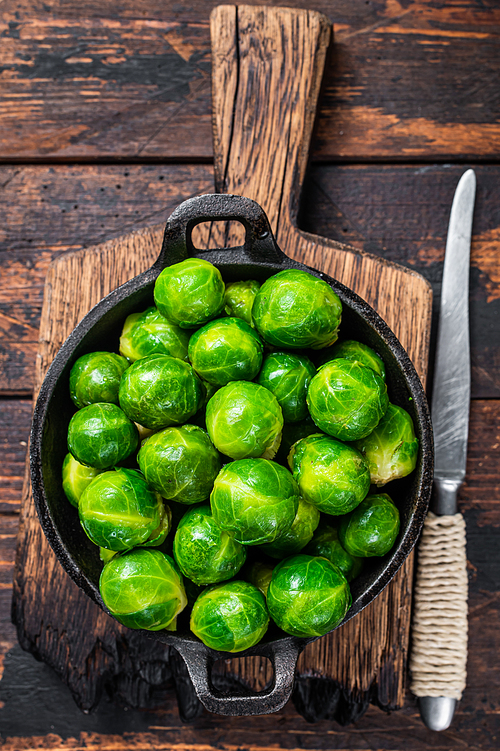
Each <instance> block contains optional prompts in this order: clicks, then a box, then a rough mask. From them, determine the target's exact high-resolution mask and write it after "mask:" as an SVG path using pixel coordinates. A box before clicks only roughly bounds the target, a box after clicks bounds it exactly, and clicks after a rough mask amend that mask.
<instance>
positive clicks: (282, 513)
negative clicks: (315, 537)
mask: <svg viewBox="0 0 500 751" xmlns="http://www.w3.org/2000/svg"><path fill="white" fill-rule="evenodd" d="M210 505H211V507H212V513H213V515H214V519H215V521H216V522H217V524H218V525H219V527H221V529H224V530H226V532H229V533H230V534H231V535H233V537H234V538H235V539H236V540H238V542H241V543H242V544H243V545H260V544H261V543H264V542H274V540H276V539H277V538H278V537H280V536H281V535H282V534H284V532H286V531H287V530H289V529H290V527H291V526H292V524H293V521H294V519H295V515H296V513H297V509H298V505H299V490H298V488H297V485H296V483H295V480H294V479H293V477H292V475H291V474H290V472H289V471H288V470H287V469H285V467H282V466H281V465H279V464H276V463H275V462H270V461H269V460H267V459H240V460H239V461H235V462H230V463H229V464H226V466H225V467H223V468H222V469H221V471H220V472H219V474H218V475H217V479H216V480H215V483H214V489H213V491H212V495H211V496H210Z"/></svg>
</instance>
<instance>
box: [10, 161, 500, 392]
mask: <svg viewBox="0 0 500 751" xmlns="http://www.w3.org/2000/svg"><path fill="white" fill-rule="evenodd" d="M463 171H464V168H463V167H461V166H460V165H436V164H435V165H418V164H417V165H343V166H339V165H312V166H311V167H310V168H309V170H308V172H307V174H306V180H305V184H304V188H303V190H302V198H301V207H300V214H299V218H300V224H299V226H300V227H301V228H302V229H304V230H306V231H307V232H308V233H311V234H315V235H321V236H322V237H327V238H329V239H331V240H335V241H337V242H347V243H349V244H350V245H351V246H355V247H356V248H358V249H360V250H364V251H366V252H369V253H372V254H373V255H376V256H379V257H381V258H385V259H386V260H388V261H392V262H396V263H400V264H405V265H407V266H409V267H410V268H411V269H413V270H414V271H417V272H418V273H420V274H421V275H423V276H425V278H426V279H428V281H429V282H430V283H431V285H432V288H433V293H434V303H435V305H434V308H435V310H437V304H438V302H439V299H440V292H441V274H442V264H443V258H444V249H445V245H446V232H447V225H448V219H449V213H450V206H451V201H452V198H453V193H454V190H455V187H456V184H457V183H458V180H459V178H460V175H461V174H462V173H463ZM475 171H476V176H477V183H478V187H477V202H476V210H475V214H474V226H473V241H472V252H471V277H470V292H471V310H470V317H471V356H472V395H473V398H476V399H485V398H488V399H498V398H500V293H499V282H500V276H499V265H498V258H497V248H498V244H499V242H500V166H494V165H488V166H486V165H483V166H476V167H475ZM0 184H3V185H5V188H4V190H3V192H2V198H3V202H2V208H1V216H2V221H1V222H0V331H1V337H0V394H2V393H3V394H6V393H16V394H25V395H26V396H29V395H31V392H32V389H33V379H34V365H35V357H36V351H37V346H38V329H39V325H40V314H41V309H42V301H43V285H44V280H45V275H46V273H47V268H48V266H49V263H50V262H51V261H52V260H53V259H54V258H56V257H57V256H58V255H60V254H62V253H65V252H71V251H72V250H79V249H81V248H84V247H89V246H91V245H94V244H97V243H100V242H102V241H103V240H108V239H111V238H113V237H119V236H120V235H123V233H124V232H131V231H134V230H137V229H141V228H143V227H146V226H148V225H150V224H151V223H152V222H153V223H156V222H163V221H165V220H166V218H167V217H168V215H169V214H170V213H171V211H172V210H173V209H174V208H175V206H176V205H178V204H179V203H180V202H181V201H183V200H184V199H186V198H188V197H189V196H190V195H196V194H199V193H206V192H209V191H211V190H213V168H212V166H211V165H181V164H169V165H161V164H154V165H153V164H149V165H139V164H135V165H122V166H119V165H109V164H108V165H106V164H100V165H58V166H44V165H38V166H22V167H21V166H9V167H7V166H3V167H0ZM431 345H432V342H431Z"/></svg>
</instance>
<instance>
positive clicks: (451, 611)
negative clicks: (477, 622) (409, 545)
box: [410, 511, 468, 729]
mask: <svg viewBox="0 0 500 751" xmlns="http://www.w3.org/2000/svg"><path fill="white" fill-rule="evenodd" d="M466 564H467V559H466V552H465V521H464V518H463V516H462V514H453V515H447V516H436V515H435V514H433V513H432V512H431V511H430V512H429V513H428V515H427V518H426V520H425V522H424V528H423V531H422V537H421V541H420V545H419V549H418V564H417V574H416V582H415V590H414V606H413V607H414V612H413V625H412V652H411V657H410V671H411V675H412V681H411V685H410V688H411V690H412V692H413V693H414V694H415V696H418V697H449V698H450V699H455V700H457V701H458V700H460V698H461V696H462V691H463V690H464V688H465V678H466V661H467V590H468V587H467V570H466ZM424 719H425V718H424ZM434 729H438V728H434ZM440 729H444V728H440Z"/></svg>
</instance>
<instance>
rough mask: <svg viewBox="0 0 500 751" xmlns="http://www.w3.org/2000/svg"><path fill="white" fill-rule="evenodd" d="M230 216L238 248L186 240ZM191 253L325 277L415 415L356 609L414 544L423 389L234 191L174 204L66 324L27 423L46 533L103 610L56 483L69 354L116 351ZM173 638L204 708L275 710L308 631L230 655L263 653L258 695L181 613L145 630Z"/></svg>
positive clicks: (340, 289)
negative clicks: (384, 536) (138, 259)
mask: <svg viewBox="0 0 500 751" xmlns="http://www.w3.org/2000/svg"><path fill="white" fill-rule="evenodd" d="M229 219H232V220H236V221H239V222H241V223H242V224H243V225H244V227H245V230H246V236H245V243H244V245H243V246H241V247H238V248H228V249H223V250H212V251H200V250H197V249H196V248H195V247H194V246H193V242H192V239H191V236H192V231H193V228H194V227H195V226H196V225H197V224H199V223H200V222H207V221H211V220H229ZM189 256H199V257H203V258H205V259H206V260H208V261H210V262H211V263H213V264H214V265H215V266H217V268H218V269H220V271H221V273H222V276H223V278H224V280H225V281H226V282H231V281H237V280H243V279H257V280H259V281H263V280H265V279H267V278H268V277H269V276H271V275H272V274H275V273H277V272H278V271H282V270H283V269H290V268H297V269H307V271H309V272H310V273H312V274H314V275H315V276H317V277H321V278H322V279H324V280H325V281H326V282H327V283H328V284H329V285H330V286H331V287H332V288H333V289H334V290H335V292H336V293H337V294H338V296H339V297H340V299H341V301H342V304H343V317H342V326H341V335H342V336H343V337H344V338H345V337H348V338H353V339H358V340H359V341H362V342H364V343H365V344H368V345H369V346H371V347H373V348H374V349H375V350H376V351H377V352H378V353H379V354H380V355H381V357H382V359H383V360H384V363H385V366H386V371H387V383H388V388H389V395H390V398H391V401H392V402H393V403H395V404H399V405H400V406H402V407H404V408H405V409H406V410H407V411H408V412H410V414H411V415H412V417H413V421H414V424H415V428H416V432H417V435H418V438H419V440H420V452H419V459H418V464H417V468H416V470H415V472H413V473H412V475H411V476H410V477H409V478H405V479H404V480H400V481H398V482H396V483H393V484H392V486H391V495H392V497H393V500H394V501H395V502H396V504H397V506H398V508H399V511H400V514H401V530H400V533H399V537H398V539H397V541H396V544H395V546H394V548H393V550H392V551H391V552H390V553H389V554H388V555H387V556H385V557H384V558H380V559H369V561H368V565H366V567H365V570H364V571H363V573H362V574H361V576H359V577H358V578H357V579H356V580H355V581H354V582H353V583H352V587H351V589H352V595H353V604H352V607H351V608H350V610H349V612H348V613H347V615H346V617H345V619H344V621H343V623H345V622H346V621H347V620H349V619H350V618H352V617H353V616H355V615H356V614H357V613H359V612H360V611H361V610H362V609H363V608H364V607H366V605H368V603H369V602H371V601H372V600H373V599H374V598H375V597H376V596H377V595H378V594H379V593H380V592H381V591H382V589H383V588H384V587H385V586H386V584H387V583H388V582H389V581H390V580H391V579H392V577H393V576H394V574H395V573H396V572H397V570H398V569H399V567H400V566H401V564H402V563H403V561H404V559H405V558H406V556H407V555H408V554H409V553H410V551H411V549H412V548H413V546H414V544H415V542H416V540H417V537H418V534H419V532H420V528H421V526H422V523H423V520H424V517H425V513H426V511H427V506H428V502H429V496H430V490H431V483H432V458H433V456H432V429H431V423H430V418H429V412H428V408H427V402H426V398H425V394H424V391H423V388H422V385H421V383H420V380H419V378H418V376H417V373H416V372H415V369H414V367H413V365H412V363H411V361H410V359H409V357H408V355H407V354H406V352H405V350H404V349H403V347H402V346H401V344H400V343H399V341H398V340H397V338H396V337H395V336H394V334H393V333H392V331H391V330H390V329H389V327H388V326H387V325H386V324H385V323H384V321H383V320H382V319H381V318H380V316H379V315H378V314H377V313H376V312H375V311H374V310H373V308H371V307H370V306H369V305H368V304H367V303H366V302H364V301H363V300H362V299H361V298H360V297H358V296H357V295H356V294H355V293H354V292H352V291H351V290H350V289H348V288H347V287H345V286H344V285H342V284H340V283H339V282H337V281H335V280H334V279H331V278H330V277H328V276H326V275H325V274H321V273H320V272H318V271H316V270H315V269H311V268H309V267H306V266H304V265H302V264H300V263H297V262H296V261H293V260H292V259H290V258H288V257H287V256H286V255H285V254H284V253H283V252H282V251H281V250H280V249H279V248H278V246H277V244H276V241H275V239H274V237H273V234H272V232H271V228H270V226H269V222H268V220H267V217H266V215H265V213H264V212H263V210H262V209H261V208H260V206H259V205H258V204H257V203H255V201H251V200H249V199H247V198H242V197H239V196H232V195H218V194H215V195H204V196H199V197H197V198H192V199H190V200H188V201H185V202H184V203H183V204H181V205H180V206H179V207H178V208H177V209H176V210H175V211H174V212H173V214H172V215H171V216H170V219H169V220H168V222H167V225H166V229H165V236H164V240H163V246H162V249H161V253H160V255H159V258H158V260H157V261H156V263H155V264H154V265H153V266H152V267H151V268H150V269H149V270H148V271H145V272H144V273H142V274H140V275H139V276H137V277H135V278H134V279H132V280H131V281H129V282H127V283H126V284H124V285H122V286H121V287H119V288H118V289H116V290H115V291H114V292H111V293H110V294H109V295H107V297H105V298H104V299H103V300H102V301H101V302H100V303H99V304H98V305H96V306H95V308H93V309H92V310H91V311H90V313H88V315H86V316H85V318H84V319H83V320H82V321H81V322H80V323H79V324H78V326H77V327H76V328H75V329H74V330H73V332H72V333H71V334H70V336H69V337H68V339H67V340H66V341H65V343H64V344H63V346H62V347H61V349H60V351H59V352H58V354H57V356H56V357H55V359H54V361H53V363H52V365H51V366H50V368H49V370H48V373H47V376H46V378H45V380H44V382H43V384H42V387H41V389H40V394H39V397H38V401H37V403H36V407H35V412H34V417H33V425H32V431H31V453H30V461H31V481H32V486H33V497H34V500H35V505H36V508H37V511H38V515H39V518H40V522H41V524H42V527H43V530H44V532H45V535H46V536H47V539H48V541H49V543H50V545H51V546H52V548H53V550H54V552H55V554H56V555H57V557H58V559H59V561H60V562H61V564H62V566H63V567H64V569H65V570H66V571H67V573H68V574H69V575H70V576H71V578H72V579H73V580H74V581H75V582H76V583H77V584H78V586H79V587H81V588H82V589H83V590H84V592H85V593H86V594H87V595H88V596H89V597H91V598H92V599H93V600H94V601H95V602H96V603H97V604H98V605H99V606H100V607H101V608H103V610H105V611H106V608H105V606H104V603H103V601H102V599H101V596H100V593H99V588H98V581H99V575H100V570H101V567H102V564H101V562H100V560H99V555H98V550H97V547H96V546H94V545H92V543H90V541H89V540H88V538H87V537H86V535H85V533H84V532H83V530H82V528H81V526H80V524H79V521H78V513H77V511H76V509H73V507H71V506H70V505H69V503H68V501H67V499H66V497H65V495H64V493H63V490H62V486H61V466H62V462H63V458H64V456H65V454H66V452H67V445H66V435H67V428H68V423H69V420H70V418H71V416H72V414H73V413H74V410H75V408H74V405H73V403H72V402H71V400H70V398H69V388H68V382H69V371H70V369H71V366H72V365H73V363H74V362H75V360H76V359H77V358H78V357H80V356H81V355H83V354H85V353H87V352H93V351H96V350H112V351H118V339H119V335H120V331H121V328H122V325H123V322H124V320H125V318H126V316H127V315H129V314H130V313H133V312H136V311H139V310H143V309H144V308H146V307H148V306H150V305H152V304H153V287H154V283H155V280H156V278H157V276H158V274H159V273H160V272H161V270H162V269H163V268H165V266H169V265H171V264H173V263H178V262H179V261H182V260H183V259H185V258H187V257H189ZM145 633H147V634H148V635H149V636H150V637H151V638H154V639H158V640H160V641H162V642H164V643H166V644H169V645H171V646H172V647H174V648H175V649H177V650H178V652H179V653H180V654H181V655H182V657H183V658H184V660H185V662H186V665H187V668H188V671H189V675H190V677H191V680H192V682H193V684H194V687H195V690H196V693H197V694H198V697H199V698H200V700H201V701H202V703H203V704H204V705H205V707H206V708H207V709H208V710H210V711H211V712H216V713H218V714H224V715H249V714H267V713H270V712H275V711H277V710H278V709H280V708H281V707H282V706H283V705H284V704H285V703H286V701H287V700H288V699H289V697H290V694H291V692H292V689H293V683H294V677H295V665H296V662H297V658H298V656H299V654H300V652H301V651H302V650H303V649H304V647H305V645H306V644H308V643H309V642H311V641H314V638H297V637H293V636H287V635H285V634H284V633H283V632H282V631H280V630H279V629H278V628H277V627H276V626H273V627H271V628H270V629H269V631H268V633H267V635H266V638H265V639H264V641H262V642H261V643H259V644H258V645H256V646H255V647H252V648H251V649H248V650H246V651H245V652H240V653H238V656H245V655H262V656H265V657H267V658H269V660H270V661H271V663H272V665H273V668H274V679H273V681H272V684H271V686H270V687H268V688H267V689H266V690H264V691H263V692H261V693H251V692H246V693H245V692H244V690H243V689H242V691H241V692H238V693H237V694H233V695H226V694H222V693H221V692H220V691H218V690H217V689H216V688H215V687H214V685H213V682H212V680H211V669H212V666H213V664H214V662H215V661H216V660H219V659H224V658H227V657H231V656H234V655H230V654H228V653H223V652H216V651H214V650H213V649H210V648H208V647H206V646H205V645H204V644H203V643H202V642H200V641H199V640H198V639H197V638H195V637H194V636H193V635H192V634H191V632H190V631H189V628H188V620H187V616H186V615H184V617H183V614H181V616H180V618H179V623H178V631H177V632H175V633H172V632H168V631H162V632H145Z"/></svg>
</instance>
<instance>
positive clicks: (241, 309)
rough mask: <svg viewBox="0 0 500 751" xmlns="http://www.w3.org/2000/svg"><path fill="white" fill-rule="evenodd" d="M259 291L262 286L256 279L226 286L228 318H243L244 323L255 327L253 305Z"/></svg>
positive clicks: (225, 299) (225, 300)
mask: <svg viewBox="0 0 500 751" xmlns="http://www.w3.org/2000/svg"><path fill="white" fill-rule="evenodd" d="M259 289H260V284H259V282H256V281H255V279H249V280H248V281H247V282H231V284H226V293H225V295H224V303H225V311H226V313H227V314H228V316H235V317H236V318H241V320H242V321H245V323H248V325H249V326H252V327H253V318H252V305H253V301H254V300H255V295H256V294H257V292H258V291H259Z"/></svg>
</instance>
